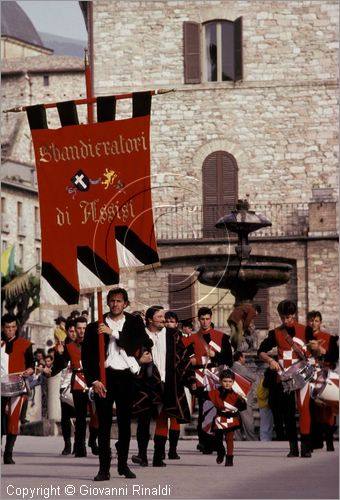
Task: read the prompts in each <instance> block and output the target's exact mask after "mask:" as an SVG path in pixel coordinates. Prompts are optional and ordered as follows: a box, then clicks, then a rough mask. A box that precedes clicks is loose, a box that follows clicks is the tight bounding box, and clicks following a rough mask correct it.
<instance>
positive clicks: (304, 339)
mask: <svg viewBox="0 0 340 500" xmlns="http://www.w3.org/2000/svg"><path fill="white" fill-rule="evenodd" d="M277 311H278V313H279V316H280V319H281V325H280V326H279V327H277V328H275V329H274V330H270V331H269V333H268V337H267V338H265V339H264V340H263V342H262V343H261V345H260V347H259V349H258V356H259V358H260V359H261V360H262V361H264V362H265V363H267V364H268V365H269V368H270V369H271V370H275V371H276V372H278V373H282V372H283V373H284V372H285V371H286V370H288V369H289V368H290V367H291V366H292V365H293V364H294V363H295V362H297V361H299V360H302V359H303V360H304V359H305V355H306V354H307V343H308V341H309V340H310V339H311V329H310V328H309V327H306V326H305V325H301V324H300V323H297V321H296V319H295V314H296V305H295V303H294V302H292V301H290V300H282V301H281V302H280V303H279V305H278V306H277ZM274 347H277V353H278V361H275V360H274V359H273V358H272V357H271V356H269V355H268V354H267V352H269V351H271V350H272V349H273V348H274ZM278 383H281V382H280V380H278ZM295 393H296V400H297V406H298V411H299V415H300V434H301V457H305V458H308V457H311V444H310V425H311V418H310V409H309V404H310V391H309V383H308V382H307V383H306V384H305V386H304V387H303V388H302V389H299V390H297V391H295ZM295 393H294V392H293V391H292V392H289V393H288V392H284V393H283V400H284V405H283V409H284V415H283V418H284V423H285V428H286V434H287V437H288V440H289V446H290V451H289V453H288V455H287V456H288V457H298V456H299V448H298V439H297V430H296V423H295Z"/></svg>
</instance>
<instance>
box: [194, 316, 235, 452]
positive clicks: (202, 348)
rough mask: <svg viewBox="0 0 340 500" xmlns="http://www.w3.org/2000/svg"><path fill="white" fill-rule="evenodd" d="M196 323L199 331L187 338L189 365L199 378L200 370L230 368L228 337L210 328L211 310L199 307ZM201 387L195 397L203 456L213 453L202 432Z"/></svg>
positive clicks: (206, 437) (230, 355)
mask: <svg viewBox="0 0 340 500" xmlns="http://www.w3.org/2000/svg"><path fill="white" fill-rule="evenodd" d="M197 315H198V321H199V324H200V329H199V330H198V332H197V333H194V334H192V335H191V336H190V337H189V340H190V345H189V346H188V349H192V351H193V354H192V355H191V363H192V365H193V368H194V369H195V372H196V378H198V377H199V371H198V370H200V369H202V368H203V369H205V368H211V367H215V366H219V365H227V366H231V365H232V364H233V359H232V352H231V346H230V342H229V337H228V335H225V334H224V333H223V332H221V331H219V330H215V329H214V328H213V327H212V310H211V309H210V308H209V307H201V308H200V309H199V310H198V314H197ZM202 391H203V387H198V388H197V391H196V396H197V400H198V426H197V432H198V439H199V444H198V446H197V447H198V449H199V450H200V451H202V452H203V453H204V454H210V453H212V452H213V448H214V440H213V439H212V438H211V436H209V435H208V434H207V433H205V432H203V430H202V421H203V413H202V412H203V402H204V398H203V395H202Z"/></svg>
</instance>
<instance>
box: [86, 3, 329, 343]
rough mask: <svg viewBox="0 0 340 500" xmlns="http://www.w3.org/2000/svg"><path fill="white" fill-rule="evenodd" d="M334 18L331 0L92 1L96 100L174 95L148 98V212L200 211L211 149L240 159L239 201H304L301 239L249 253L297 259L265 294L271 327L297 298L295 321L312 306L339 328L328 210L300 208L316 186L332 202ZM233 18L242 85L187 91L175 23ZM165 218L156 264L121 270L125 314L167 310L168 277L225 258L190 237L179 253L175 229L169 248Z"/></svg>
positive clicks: (123, 114) (121, 107) (125, 109)
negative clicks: (127, 302) (127, 299)
mask: <svg viewBox="0 0 340 500" xmlns="http://www.w3.org/2000/svg"><path fill="white" fill-rule="evenodd" d="M338 12H339V6H338V2H337V1H335V0H326V1H323V0H322V1H321V0H320V1H317V0H316V1H300V2H294V1H280V0H277V1H275V2H271V1H269V2H262V1H253V0H252V1H239V0H235V1H233V0H212V1H201V0H197V1H194V0H191V1H190V0H187V1H185V2H182V1H175V0H169V1H167V0H164V1H148V0H146V1H133V0H132V1H130V2H124V1H112V0H110V1H108V0H94V1H93V40H94V44H93V60H94V86H95V94H96V95H110V94H113V93H119V92H127V91H138V90H147V89H156V88H163V87H164V88H175V89H176V92H174V93H169V94H165V95H161V96H157V97H154V98H153V104H152V127H151V148H152V152H151V154H152V172H153V174H154V175H153V177H152V183H153V191H152V195H153V202H154V207H155V208H156V209H157V207H158V206H159V205H161V204H169V205H170V206H171V205H172V206H175V207H177V206H178V205H182V206H183V205H187V206H188V207H189V208H190V207H191V208H192V209H193V210H192V213H193V211H194V209H196V208H197V207H199V206H200V205H202V164H203V162H204V160H205V158H206V157H207V156H208V155H209V154H210V153H212V152H215V151H226V152H228V153H231V154H232V155H233V156H234V158H235V159H236V161H237V165H238V186H239V191H238V195H239V198H248V199H249V201H250V203H251V204H255V205H256V204H257V205H258V204H260V203H262V204H263V206H267V205H269V204H270V203H276V204H278V207H279V205H280V204H281V203H282V204H283V203H300V202H303V203H305V204H306V205H305V207H307V208H306V210H307V211H308V215H309V218H308V220H307V224H306V227H305V229H302V228H300V232H298V233H297V234H300V236H301V237H300V238H295V240H294V238H290V239H289V238H288V239H287V238H286V239H285V238H284V237H283V238H281V239H279V238H278V239H276V240H275V238H271V239H269V240H267V241H263V243H261V242H259V241H256V244H255V245H252V246H253V251H252V254H254V255H255V254H256V255H271V256H275V257H282V258H287V256H288V257H289V258H290V259H291V260H292V262H293V263H294V265H293V268H294V272H293V274H294V276H293V279H292V280H291V282H290V283H289V284H287V285H284V286H280V287H277V288H272V289H270V292H269V309H270V325H271V326H273V325H274V324H276V323H277V320H278V318H277V314H276V305H277V303H278V302H279V301H280V300H282V299H283V298H286V297H293V298H294V299H295V300H296V301H297V303H298V308H299V319H300V321H303V320H304V319H305V314H306V312H307V311H308V310H309V309H312V308H319V309H320V310H321V311H322V312H323V315H324V320H325V321H324V323H325V327H326V328H328V329H329V330H330V331H332V332H334V333H335V332H336V331H337V324H338V319H337V316H338V314H337V295H338V293H337V288H338V281H337V279H336V276H337V273H338V257H337V252H338V242H337V221H336V213H335V212H334V206H335V204H333V209H332V208H330V209H329V210H331V212H332V213H331V215H330V216H327V217H320V216H319V215H320V212H318V210H314V212H313V211H312V210H311V209H309V205H308V204H309V203H310V202H314V201H315V200H313V192H314V190H316V189H321V190H327V189H328V190H329V191H330V193H331V198H332V197H333V200H334V197H336V189H335V188H336V186H337V184H338V105H337V103H338V73H337V68H338ZM240 16H242V19H243V42H242V51H243V79H242V80H241V81H237V82H230V81H224V82H204V81H203V82H202V83H199V84H185V83H184V59H183V23H184V22H186V21H194V22H198V23H204V22H206V21H209V20H221V19H223V20H231V21H234V20H235V19H237V18H238V17H240ZM129 113H130V104H129V103H128V102H127V101H119V102H118V107H117V118H127V117H128V116H130V115H129ZM323 208H324V207H323ZM323 208H322V210H323ZM279 210H280V208H278V216H277V220H279V219H280V217H279V216H280V213H279ZM322 210H321V211H322ZM327 210H328V209H327ZM332 210H333V211H332ZM323 213H324V212H323ZM328 215H329V214H328ZM321 219H322V221H321ZM163 221H166V217H163V218H160V219H159V220H158V221H157V224H156V232H157V234H163V231H164V234H167V235H168V236H167V237H166V236H164V237H162V238H158V239H159V251H160V255H161V263H162V265H161V267H160V268H157V269H153V270H147V271H143V272H136V271H133V270H130V272H126V271H124V272H122V274H121V283H122V285H125V286H127V288H128V289H129V291H130V295H131V299H132V300H131V307H132V309H141V308H145V307H148V306H149V305H150V304H153V303H162V304H164V306H165V307H168V306H169V292H168V275H169V274H170V273H173V272H176V273H180V272H184V273H188V274H191V273H192V272H193V269H194V264H195V262H194V261H195V259H194V257H193V256H195V255H205V256H206V262H209V255H211V254H218V253H226V252H225V251H223V252H221V242H219V241H216V242H211V241H210V242H207V241H204V240H202V239H198V240H197V239H196V240H195V241H194V240H193V241H190V237H188V235H186V236H185V237H184V239H187V241H186V244H185V245H184V244H180V243H179V242H177V243H178V244H177V243H176V239H177V240H178V239H179V240H181V238H183V236H181V233H180V226H181V225H180V224H177V225H175V226H176V227H174V232H173V235H172V236H171V237H170V239H172V245H170V244H166V242H165V241H164V240H166V238H169V234H170V233H169V227H165V222H163ZM320 221H321V222H320ZM276 222H277V221H273V226H274V224H275V223H276ZM187 224H188V225H189V226H190V221H189V222H187ZM170 225H171V223H170V224H169V226H170ZM198 225H199V224H198ZM315 225H316V226H317V227H315V228H314V229H315V231H313V227H314V226H315ZM322 226H323V227H322ZM191 228H192V236H191V237H192V238H193V239H195V238H197V236H195V234H196V232H197V231H196V229H197V230H198V232H199V230H200V228H199V227H198V228H196V227H194V221H192V224H191ZM282 236H285V234H284V231H283V233H282ZM302 236H303V237H302ZM313 238H314V239H313ZM182 243H183V242H182ZM171 256H176V259H172V257H171ZM221 260H223V257H222V256H221ZM196 289H197V286H196V287H195V294H196V297H197V290H196ZM220 326H223V325H220Z"/></svg>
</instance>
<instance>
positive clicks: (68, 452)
mask: <svg viewBox="0 0 340 500" xmlns="http://www.w3.org/2000/svg"><path fill="white" fill-rule="evenodd" d="M71 450H72V447H71V439H65V446H64V449H63V451H62V452H61V454H62V455H71Z"/></svg>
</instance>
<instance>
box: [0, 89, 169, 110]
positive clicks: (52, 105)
mask: <svg viewBox="0 0 340 500" xmlns="http://www.w3.org/2000/svg"><path fill="white" fill-rule="evenodd" d="M149 92H150V94H151V95H161V94H168V93H169V92H176V89H155V90H149ZM110 97H115V99H116V100H119V99H131V97H133V92H130V93H128V94H117V95H112V96H110ZM73 102H74V104H76V105H79V104H87V105H89V104H91V105H92V104H95V103H96V102H97V98H96V97H89V98H86V99H75V100H74V101H73ZM57 104H58V103H56V102H47V103H45V104H40V106H42V107H43V108H44V109H48V108H56V107H57ZM29 107H30V106H16V107H15V108H10V109H3V110H2V112H3V113H20V112H21V111H26V110H27V108H29Z"/></svg>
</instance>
